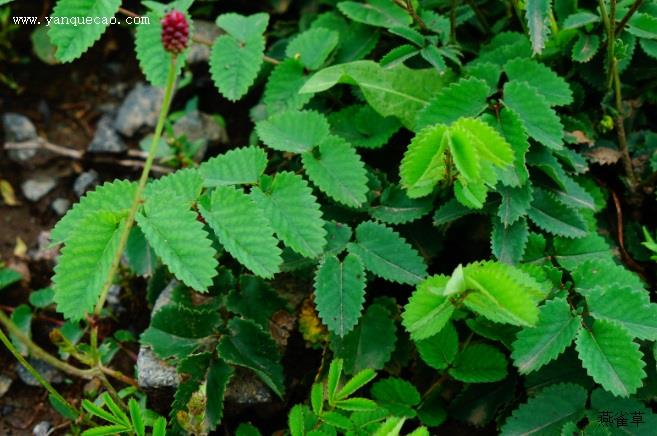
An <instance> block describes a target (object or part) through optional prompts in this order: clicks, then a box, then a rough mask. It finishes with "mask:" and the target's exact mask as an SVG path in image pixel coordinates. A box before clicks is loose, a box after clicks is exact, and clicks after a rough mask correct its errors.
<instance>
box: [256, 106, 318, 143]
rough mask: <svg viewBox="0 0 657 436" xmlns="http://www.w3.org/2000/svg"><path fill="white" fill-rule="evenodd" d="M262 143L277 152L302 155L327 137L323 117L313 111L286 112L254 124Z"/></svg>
mask: <svg viewBox="0 0 657 436" xmlns="http://www.w3.org/2000/svg"><path fill="white" fill-rule="evenodd" d="M256 131H257V132H258V136H259V137H260V139H262V142H264V143H265V144H267V146H268V147H271V148H273V149H274V150H279V151H288V152H291V153H303V152H306V151H310V150H312V149H313V148H314V147H316V146H317V145H319V144H320V143H321V142H322V141H324V140H325V139H326V138H327V137H328V135H329V124H328V121H326V118H325V117H324V115H322V114H320V113H318V112H314V111H286V112H281V113H278V114H275V115H273V116H271V117H270V118H268V119H266V120H264V121H260V122H258V123H257V124H256Z"/></svg>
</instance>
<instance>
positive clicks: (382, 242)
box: [348, 221, 427, 284]
mask: <svg viewBox="0 0 657 436" xmlns="http://www.w3.org/2000/svg"><path fill="white" fill-rule="evenodd" d="M348 249H349V252H350V253H354V254H357V255H358V256H359V257H360V259H361V260H362V261H363V264H364V265H365V268H367V269H368V270H369V271H371V272H372V273H374V274H375V275H377V276H379V277H381V278H383V279H386V280H390V281H392V282H396V283H407V284H417V283H420V282H421V281H422V280H423V279H424V278H425V277H426V275H427V266H426V264H425V263H424V260H423V259H422V257H420V255H419V254H418V252H417V251H415V249H414V248H413V247H411V246H410V245H409V244H408V242H406V240H405V239H404V238H402V237H401V236H400V235H399V234H398V233H397V232H395V231H394V230H392V229H391V228H389V227H386V226H385V225H383V224H379V223H375V222H372V221H368V222H363V223H361V224H359V225H358V227H357V228H356V242H354V243H350V244H349V246H348Z"/></svg>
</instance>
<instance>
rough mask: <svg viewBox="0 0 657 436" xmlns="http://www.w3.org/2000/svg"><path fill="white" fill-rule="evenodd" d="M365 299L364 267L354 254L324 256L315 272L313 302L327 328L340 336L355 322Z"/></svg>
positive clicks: (348, 330) (351, 327) (352, 326)
mask: <svg viewBox="0 0 657 436" xmlns="http://www.w3.org/2000/svg"><path fill="white" fill-rule="evenodd" d="M364 301H365V270H364V268H363V264H362V262H361V261H360V259H359V258H358V256H356V255H353V254H349V255H348V256H347V257H346V258H345V259H344V261H342V262H340V261H339V260H338V259H337V258H336V257H334V256H329V257H326V258H325V259H324V260H323V261H322V262H321V263H320V265H319V267H318V269H317V272H316V274H315V305H316V306H317V311H318V313H319V316H320V317H321V318H322V321H323V322H324V324H325V325H326V326H327V327H328V329H329V331H331V332H333V333H335V334H336V335H338V336H340V337H344V336H345V335H346V334H347V333H349V332H350V331H351V330H352V329H353V328H354V326H355V325H356V324H357V323H358V318H359V317H360V313H361V311H362V310H363V302H364Z"/></svg>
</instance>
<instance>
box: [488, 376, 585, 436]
mask: <svg viewBox="0 0 657 436" xmlns="http://www.w3.org/2000/svg"><path fill="white" fill-rule="evenodd" d="M587 398H588V392H587V391H586V389H584V388H583V387H581V386H579V385H576V384H572V383H562V384H556V385H552V386H548V387H546V388H545V389H543V390H542V391H540V392H539V393H538V394H536V395H535V396H534V397H532V398H530V399H529V400H528V401H527V403H525V404H522V405H521V406H520V407H519V408H518V409H516V410H514V412H513V414H512V415H511V417H509V419H507V421H506V423H505V424H504V425H503V426H502V432H501V434H502V435H503V436H512V435H521V434H522V435H529V434H531V435H544V436H548V435H554V434H560V432H561V427H562V426H563V425H564V424H565V423H567V422H569V421H579V420H580V419H581V418H582V416H583V415H584V409H585V407H586V400H587Z"/></svg>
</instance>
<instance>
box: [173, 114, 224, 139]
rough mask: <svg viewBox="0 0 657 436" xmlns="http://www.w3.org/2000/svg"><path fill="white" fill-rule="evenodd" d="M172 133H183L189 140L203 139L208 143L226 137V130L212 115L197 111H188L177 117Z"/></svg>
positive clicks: (179, 134) (178, 134)
mask: <svg viewBox="0 0 657 436" xmlns="http://www.w3.org/2000/svg"><path fill="white" fill-rule="evenodd" d="M173 133H174V135H176V136H181V135H185V137H186V138H187V139H188V140H189V141H190V142H194V141H197V140H199V139H205V140H206V141H207V142H209V143H210V142H218V141H224V140H225V139H226V131H225V130H224V129H223V128H222V127H221V126H220V125H219V124H217V122H216V121H215V120H214V119H213V118H212V116H211V115H208V114H205V113H203V112H199V111H191V112H188V113H186V114H185V115H184V116H182V117H181V118H179V119H178V120H177V121H176V122H175V124H174V125H173Z"/></svg>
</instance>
